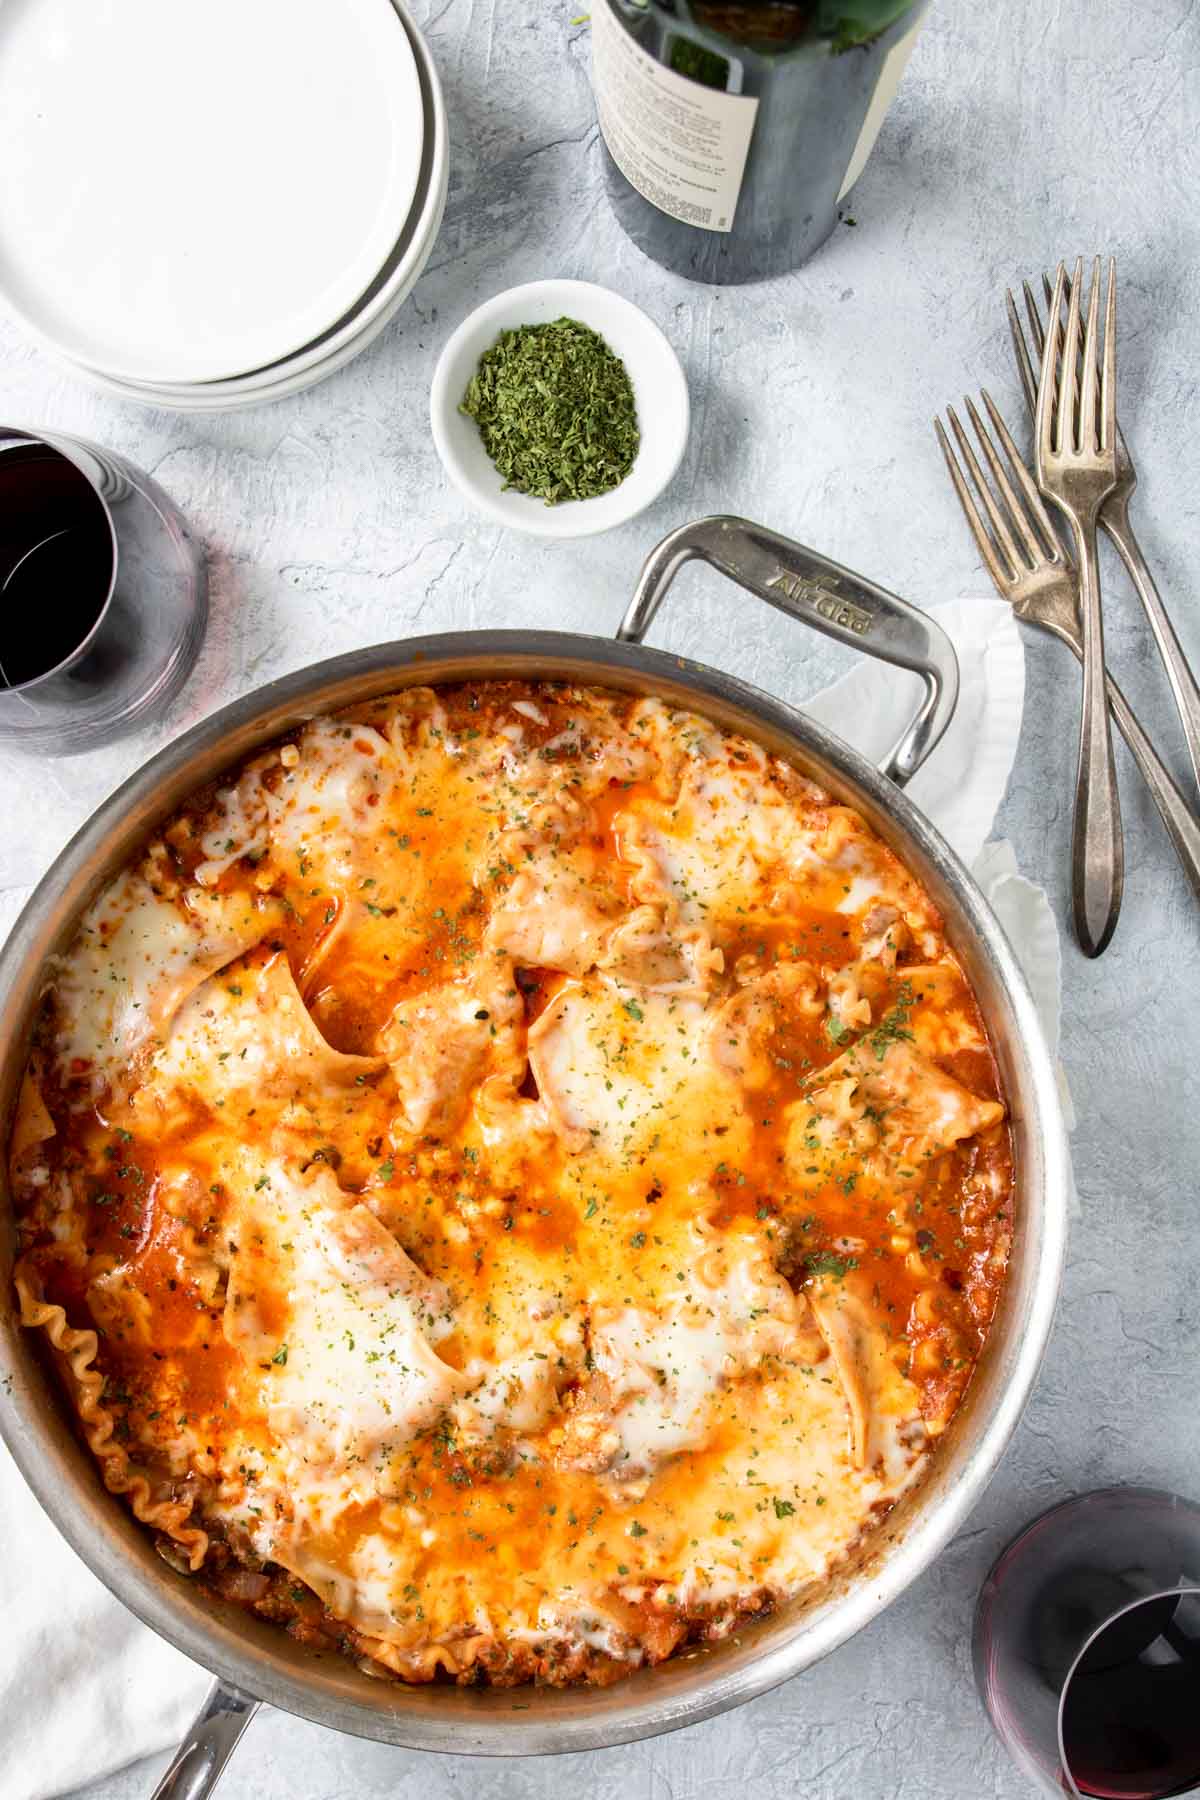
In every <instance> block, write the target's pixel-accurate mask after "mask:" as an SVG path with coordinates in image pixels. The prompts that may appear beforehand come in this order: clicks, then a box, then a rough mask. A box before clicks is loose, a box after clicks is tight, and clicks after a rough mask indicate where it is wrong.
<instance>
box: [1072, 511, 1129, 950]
mask: <svg viewBox="0 0 1200 1800" xmlns="http://www.w3.org/2000/svg"><path fill="white" fill-rule="evenodd" d="M1069 517H1070V519H1071V525H1072V528H1073V530H1074V532H1075V540H1076V544H1077V547H1078V550H1079V604H1080V611H1081V613H1082V615H1083V706H1082V710H1081V715H1080V723H1079V766H1078V770H1077V772H1076V778H1075V817H1074V826H1073V832H1072V838H1071V895H1072V900H1073V902H1074V911H1075V932H1076V935H1077V937H1078V939H1079V944H1080V948H1081V949H1082V951H1083V953H1084V955H1085V956H1099V955H1100V954H1101V953H1102V951H1103V950H1104V949H1105V948H1106V947H1107V945H1108V941H1109V939H1110V938H1111V937H1112V934H1113V932H1114V931H1115V930H1116V924H1117V919H1118V917H1119V915H1120V911H1121V892H1122V889H1123V887H1124V885H1125V844H1124V838H1123V836H1122V833H1121V798H1120V795H1119V794H1118V792H1117V771H1116V765H1115V763H1114V761H1113V748H1112V734H1111V732H1110V731H1109V724H1108V693H1107V691H1106V688H1105V668H1104V621H1103V619H1102V617H1101V613H1100V570H1099V567H1098V564H1097V559H1096V513H1095V512H1094V511H1091V512H1088V513H1084V514H1082V515H1081V514H1079V513H1071V514H1070V515H1069Z"/></svg>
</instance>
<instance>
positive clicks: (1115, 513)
mask: <svg viewBox="0 0 1200 1800" xmlns="http://www.w3.org/2000/svg"><path fill="white" fill-rule="evenodd" d="M1100 523H1101V525H1102V526H1103V528H1104V530H1105V531H1106V532H1107V533H1108V535H1109V537H1110V538H1111V539H1112V542H1113V544H1114V545H1115V546H1116V549H1117V551H1118V552H1119V554H1120V557H1121V561H1122V562H1123V563H1124V564H1125V567H1126V568H1127V569H1128V571H1129V579H1130V580H1131V581H1132V582H1133V585H1134V587H1135V588H1136V589H1137V595H1138V599H1139V600H1140V601H1141V603H1142V606H1143V608H1144V610H1145V613H1146V617H1147V618H1148V619H1149V621H1150V629H1151V631H1152V632H1153V633H1154V641H1155V643H1156V644H1157V645H1158V653H1159V655H1160V656H1161V657H1162V659H1163V665H1164V667H1165V668H1166V671H1167V679H1168V681H1169V682H1170V683H1171V692H1172V693H1173V694H1174V696H1175V705H1176V707H1177V708H1178V711H1179V717H1180V720H1181V722H1182V724H1183V735H1184V737H1185V738H1186V740H1187V747H1188V755H1189V756H1190V757H1191V759H1192V774H1193V776H1194V777H1195V781H1196V785H1197V787H1200V687H1197V685H1196V677H1195V676H1194V675H1193V674H1192V671H1191V667H1190V665H1189V663H1188V659H1187V657H1186V656H1185V655H1184V653H1183V646H1182V645H1181V644H1180V642H1179V639H1178V638H1177V637H1176V635H1175V627H1174V626H1173V625H1172V623H1171V621H1170V618H1169V617H1168V615H1167V609H1166V607H1165V606H1164V605H1163V603H1162V601H1161V599H1160V598H1159V593H1158V588H1157V587H1156V586H1155V582H1154V577H1153V575H1151V573H1150V570H1149V567H1148V565H1147V562H1146V558H1145V557H1144V556H1143V555H1142V548H1141V545H1140V544H1139V543H1138V541H1137V539H1136V537H1135V536H1134V535H1133V526H1132V525H1131V524H1130V522H1129V508H1128V505H1127V503H1126V502H1125V501H1124V500H1119V501H1117V502H1116V503H1115V504H1113V503H1112V502H1111V501H1110V502H1109V503H1107V504H1106V505H1105V506H1104V507H1103V509H1102V510H1101V513H1100Z"/></svg>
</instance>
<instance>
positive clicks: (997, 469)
mask: <svg viewBox="0 0 1200 1800" xmlns="http://www.w3.org/2000/svg"><path fill="white" fill-rule="evenodd" d="M964 405H965V406H966V409H967V416H968V418H969V419H970V421H971V423H972V425H973V426H974V427H975V436H976V437H977V438H978V439H979V447H980V449H981V450H982V451H983V454H984V456H985V457H986V458H987V464H988V468H989V469H990V470H991V471H992V479H993V480H994V481H995V483H996V487H997V489H998V491H999V494H1000V498H1001V500H1003V502H1004V504H1005V506H1006V507H1007V509H1008V519H1009V523H1011V525H1012V527H1013V529H1014V530H1015V532H1016V534H1017V536H1018V537H1019V538H1020V540H1021V543H1022V544H1023V545H1024V547H1025V562H1026V563H1027V564H1029V563H1035V562H1039V561H1040V560H1041V558H1042V557H1043V556H1044V555H1045V551H1044V550H1043V549H1042V546H1041V545H1040V544H1039V543H1038V541H1037V538H1036V537H1035V536H1034V534H1033V531H1032V530H1031V529H1030V525H1029V519H1028V517H1027V515H1026V512H1025V509H1024V507H1023V506H1022V505H1021V502H1020V500H1019V499H1018V498H1017V496H1016V494H1015V492H1014V491H1013V485H1012V482H1011V481H1010V480H1009V479H1008V475H1007V473H1006V471H1005V468H1004V464H1003V463H1002V462H1001V461H1000V458H999V456H998V455H997V453H996V447H995V445H994V444H993V443H992V440H991V438H990V437H989V436H988V434H987V427H986V426H985V425H984V422H983V420H982V419H981V418H980V416H979V413H978V412H977V411H976V408H975V403H974V401H973V400H972V399H971V397H970V395H965V396H964ZM1014 548H1015V546H1014ZM1016 566H1017V568H1018V570H1019V569H1020V567H1021V564H1019V563H1018V564H1017V565H1016Z"/></svg>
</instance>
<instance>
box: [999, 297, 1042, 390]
mask: <svg viewBox="0 0 1200 1800" xmlns="http://www.w3.org/2000/svg"><path fill="white" fill-rule="evenodd" d="M1025 292H1026V294H1028V292H1029V283H1028V282H1026V283H1025ZM1004 305H1005V309H1006V311H1007V313H1008V329H1009V333H1010V335H1011V337H1012V346H1013V355H1014V356H1015V357H1016V359H1017V373H1018V375H1019V376H1020V377H1021V391H1022V393H1023V394H1024V395H1025V404H1026V406H1027V407H1028V408H1029V410H1030V412H1031V413H1035V412H1036V411H1037V372H1036V370H1035V369H1034V366H1033V358H1032V357H1031V356H1030V354H1029V345H1028V344H1027V343H1026V342H1025V333H1024V332H1023V331H1022V329H1021V318H1020V314H1019V313H1018V312H1017V303H1016V301H1015V300H1014V299H1013V297H1012V289H1011V288H1005V290H1004ZM1037 347H1038V350H1039V352H1040V351H1041V348H1042V346H1041V344H1040V343H1039V344H1038V346H1037Z"/></svg>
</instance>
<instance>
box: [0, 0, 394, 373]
mask: <svg viewBox="0 0 1200 1800" xmlns="http://www.w3.org/2000/svg"><path fill="white" fill-rule="evenodd" d="M423 133H424V115H423V108H422V105H421V95H420V86H419V82H418V79H417V71H416V65H415V63H414V60H413V51H412V47H411V45H410V43H409V39H408V36H407V34H406V32H405V31H404V29H403V26H402V25H401V23H400V20H399V19H398V17H397V13H396V10H395V8H394V7H393V6H391V5H389V4H388V0H337V3H336V4H333V5H331V4H329V0H85V3H83V4H81V3H80V0H2V3H0V168H2V169H3V171H4V175H3V180H2V181H0V295H2V296H3V298H5V299H6V300H7V301H8V303H9V304H10V305H11V306H12V308H13V310H14V311H16V312H17V313H18V314H19V315H20V316H21V317H22V318H23V319H24V320H25V322H26V324H28V325H29V326H30V327H31V328H32V329H33V330H34V331H35V332H36V333H38V335H40V336H41V337H43V338H44V339H46V340H47V341H48V342H50V343H52V344H54V345H55V346H56V347H57V348H58V349H60V350H61V351H62V352H63V353H65V354H66V355H68V356H70V357H72V358H74V359H76V360H78V361H81V362H85V363H88V364H91V365H92V366H94V367H95V368H97V369H99V370H101V371H103V372H105V373H108V374H111V375H116V376H118V377H125V378H128V379H131V380H134V381H139V380H140V381H148V382H155V381H170V382H191V381H209V380H217V379H221V378H224V377H229V376H236V375H238V374H239V373H240V372H241V371H243V370H247V369H257V368H261V367H262V366H263V365H264V364H269V363H274V362H277V361H279V360H280V359H281V358H283V357H285V356H286V355H287V354H288V353H289V352H290V351H293V350H295V349H297V348H299V347H301V346H304V345H307V344H309V343H311V342H312V340H313V339H315V338H318V337H320V336H321V335H322V333H324V332H326V331H327V330H328V329H329V328H330V326H331V325H332V324H334V323H335V322H337V321H338V320H340V319H342V318H343V317H344V316H345V315H347V314H349V313H351V312H352V311H353V309H354V306H355V303H356V301H358V299H359V298H360V297H361V296H362V294H363V293H364V291H365V290H366V289H367V288H368V287H369V286H370V284H371V283H372V281H373V280H374V279H375V277H376V275H377V274H378V272H379V270H380V269H381V267H382V266H383V264H384V262H385V261H386V260H387V258H388V255H389V253H390V252H391V250H392V248H393V246H394V244H395V242H396V236H397V232H398V231H399V229H400V227H401V225H402V224H403V222H404V221H405V219H406V218H407V216H408V213H409V211H410V208H411V206H412V201H413V195H414V192H415V189H416V184H417V179H418V173H419V169H420V162H421V150H422V139H423Z"/></svg>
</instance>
